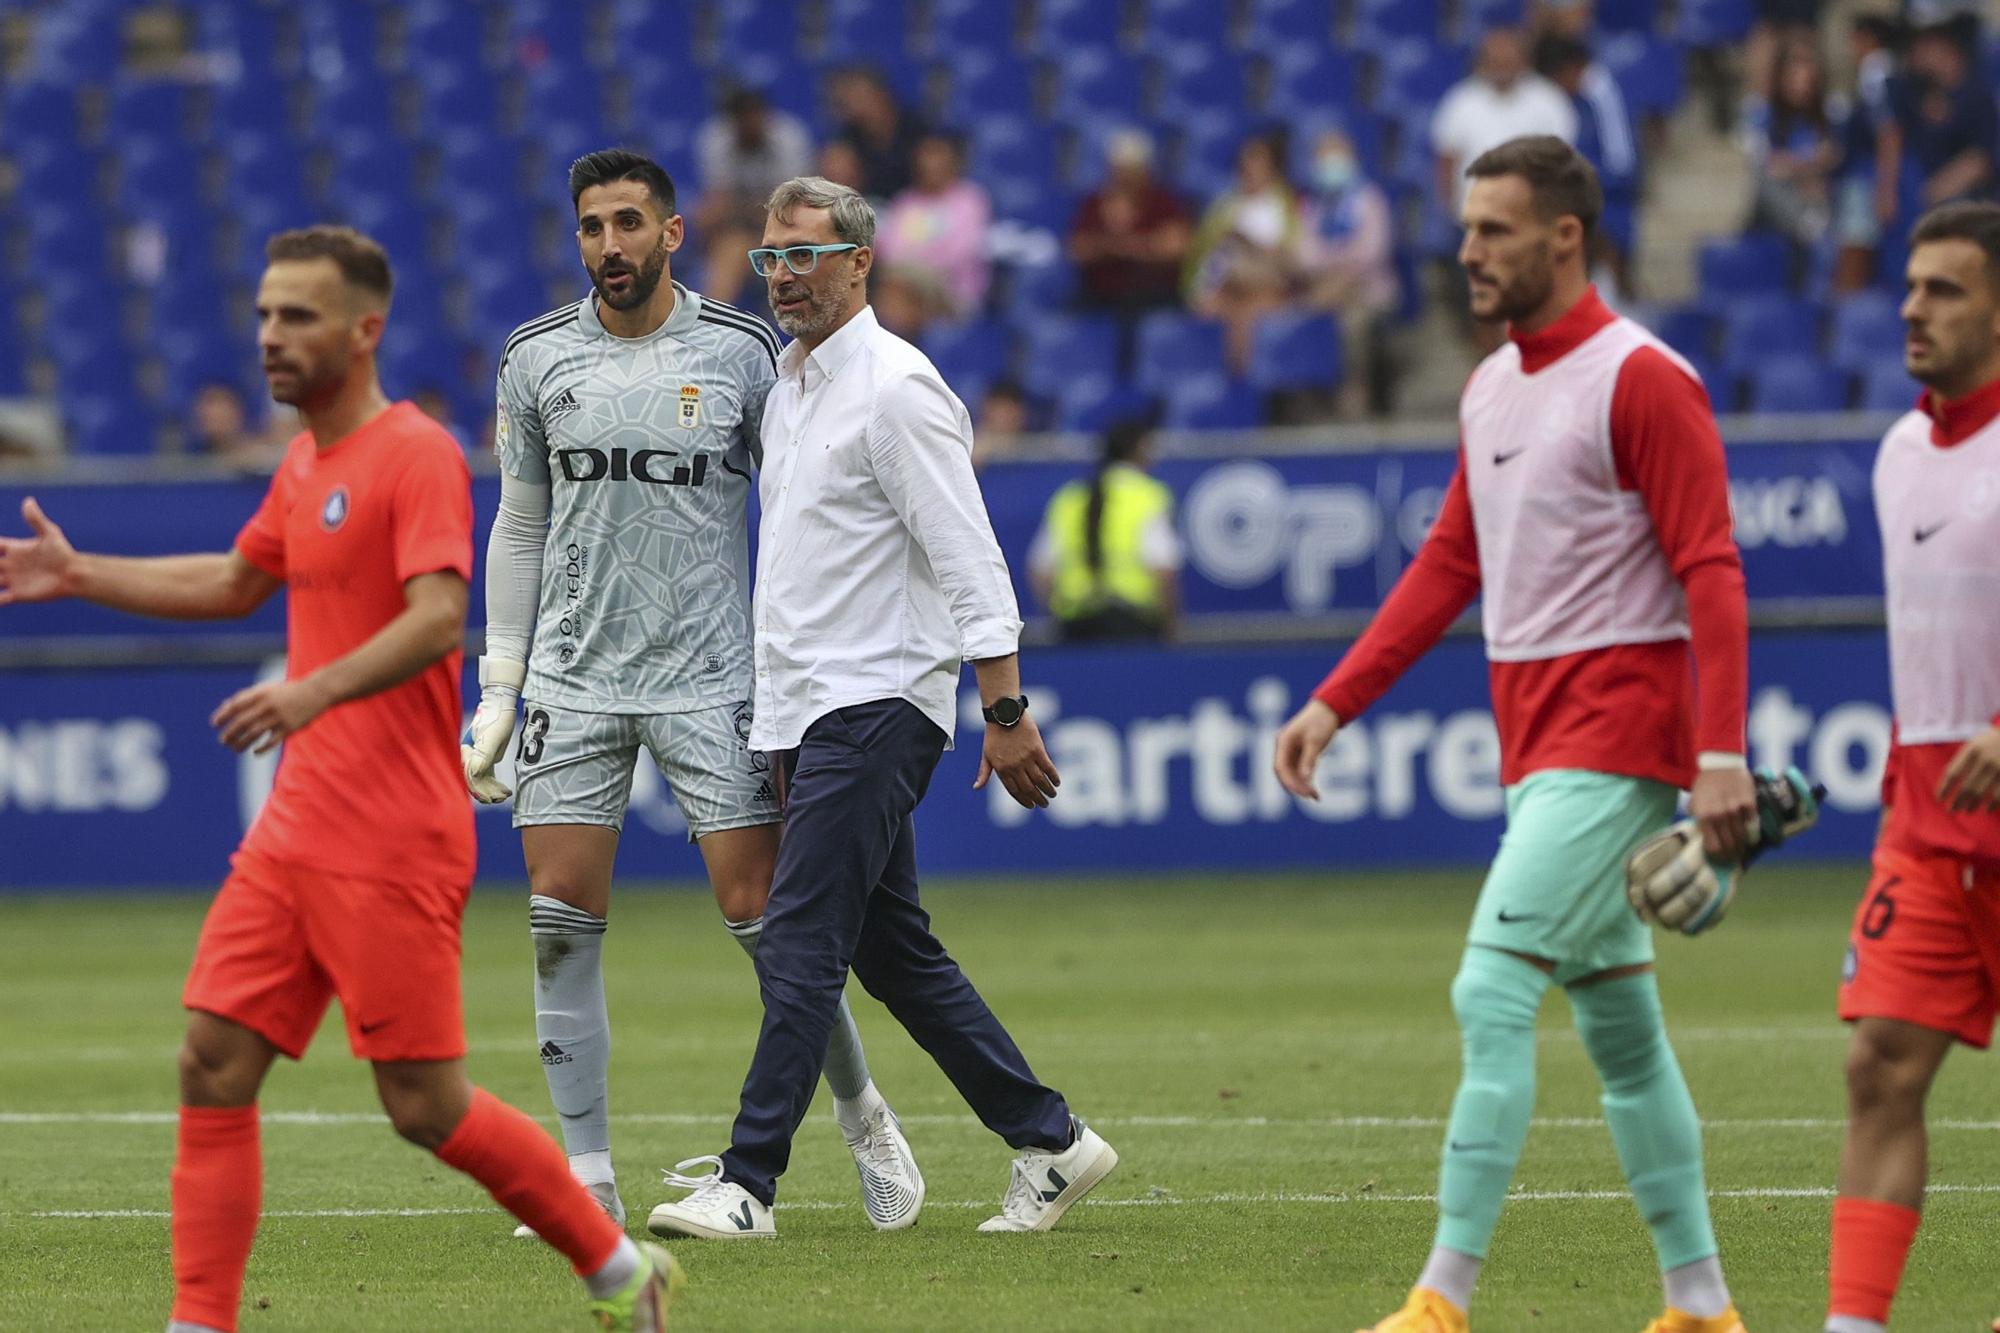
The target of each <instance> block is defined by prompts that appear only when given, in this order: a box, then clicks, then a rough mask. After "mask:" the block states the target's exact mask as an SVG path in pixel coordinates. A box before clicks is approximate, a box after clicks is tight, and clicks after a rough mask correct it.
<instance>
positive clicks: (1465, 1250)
mask: <svg viewBox="0 0 2000 1333" xmlns="http://www.w3.org/2000/svg"><path fill="white" fill-rule="evenodd" d="M1548 988H1549V979H1548V977H1546V976H1544V975H1543V974H1542V972H1541V970H1540V969H1538V968H1536V967H1535V966H1534V965H1533V964H1531V963H1529V962H1526V961H1525V960H1523V959H1520V958H1516V957H1514V956H1513V955H1512V954H1508V953H1502V952H1500V951H1499V950H1497V949H1486V948H1479V947H1474V948H1470V949H1467V950H1466V951H1465V957H1464V959H1463V960H1462V961H1461V962H1460V963H1459V966H1458V976H1457V977H1456V978H1454V979H1453V981H1452V983H1451V1006H1452V1009H1453V1011H1454V1012H1456V1013H1457V1015H1458V1028H1459V1033H1460V1037H1461V1041H1462V1046H1463V1052H1464V1055H1463V1059H1464V1068H1463V1071H1462V1072H1461V1074H1460V1076H1459V1083H1458V1095H1457V1097H1455V1098H1454V1099H1453V1100H1452V1104H1451V1121H1450V1125H1449V1127H1448V1128H1447V1129H1446V1131H1445V1141H1444V1162H1443V1166H1442V1167H1441V1168H1440V1170H1439V1172H1438V1226H1437V1237H1436V1241H1435V1244H1436V1245H1437V1247H1438V1248H1441V1249H1447V1250H1455V1251H1457V1252H1458V1253H1459V1254H1462V1255H1469V1256H1471V1257H1472V1258H1474V1259H1484V1258H1485V1257H1486V1247H1487V1245H1488V1244H1489V1243H1490V1242H1491V1241H1492V1239H1493V1227H1494V1225H1495V1224H1496V1223H1497V1222H1498V1221H1499V1220H1500V1205H1501V1204H1502V1203H1503V1202H1504V1201H1505V1199H1506V1196H1507V1182H1508V1180H1509V1179H1510V1178H1511V1177H1512V1176H1513V1174H1514V1163H1515V1162H1516V1161H1518V1160H1519V1159H1520V1156H1521V1145H1522V1144H1523V1143H1525V1142H1527V1139H1528V1118H1529V1116H1530V1115H1531V1114H1532V1113H1533V1111H1534V1108H1535V1011H1536V1010H1537V1009H1539V1008H1541V1004H1542V996H1543V994H1544V993H1545V992H1546V991H1547V990H1548ZM1440 1294H1448V1293H1440ZM1457 1303H1458V1302H1454V1304H1457Z"/></svg>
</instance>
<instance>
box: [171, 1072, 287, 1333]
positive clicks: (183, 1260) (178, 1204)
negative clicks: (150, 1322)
mask: <svg viewBox="0 0 2000 1333" xmlns="http://www.w3.org/2000/svg"><path fill="white" fill-rule="evenodd" d="M172 1192H173V1210H174V1212H173V1222H172V1226H171V1230H172V1232H173V1248H174V1309H173V1314H172V1316H171V1317H172V1318H173V1319H175V1320H178V1321H180V1322H183V1323H188V1324H196V1325H206V1326H208V1327H210V1328H216V1329H221V1330H222V1333H235V1329H236V1310H237V1307H238V1305H239V1304H240V1303H241V1302H242V1299H243V1270H244V1268H245V1267H246V1266H247V1265H248V1264H249V1262H250V1244H251V1242H252V1241H253V1240H254V1239H255V1238H256V1235H257V1216H258V1213H259V1212H260V1211H261V1210H262V1207H263V1194H264V1158H263V1154H262V1152H261V1151H260V1150H259V1147H258V1134H257V1108H256V1106H255V1105H254V1104H253V1105H250V1106H183V1107H182V1108H181V1117H180V1131H179V1134H178V1136H177V1139H176V1143H175V1148H174V1170H173V1182H172Z"/></svg>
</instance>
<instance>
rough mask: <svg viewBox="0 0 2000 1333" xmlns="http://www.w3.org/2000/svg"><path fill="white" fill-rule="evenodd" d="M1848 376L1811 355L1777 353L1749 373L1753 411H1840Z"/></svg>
mask: <svg viewBox="0 0 2000 1333" xmlns="http://www.w3.org/2000/svg"><path fill="white" fill-rule="evenodd" d="M1847 386H1848V376H1847V372H1846V371H1844V370H1839V369H1837V368H1835V367H1833V366H1829V365H1827V364H1826V363H1825V362H1824V361H1821V360H1820V359H1819V358H1817V357H1813V356H1778V357H1772V358H1770V359H1769V360H1766V361H1764V362H1763V363H1761V364H1760V365H1758V366H1757V368H1756V369H1755V370H1754V371H1752V372H1751V375H1750V410H1751V411H1753V412H1841V411H1845V410H1846V408H1847Z"/></svg>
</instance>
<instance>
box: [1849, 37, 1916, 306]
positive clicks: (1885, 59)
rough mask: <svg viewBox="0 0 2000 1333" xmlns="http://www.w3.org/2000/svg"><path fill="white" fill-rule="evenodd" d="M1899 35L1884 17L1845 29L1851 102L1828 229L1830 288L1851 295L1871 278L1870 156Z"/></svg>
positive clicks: (1885, 114) (1877, 227)
mask: <svg viewBox="0 0 2000 1333" xmlns="http://www.w3.org/2000/svg"><path fill="white" fill-rule="evenodd" d="M1904 39H1905V34H1904V31H1903V24H1902V22H1901V21H1900V20H1898V19H1896V18H1895V17H1893V16H1890V15H1884V14H1862V15H1858V16H1857V17H1856V18H1855V20H1854V22H1853V24H1852V26H1850V27H1849V29H1848V50H1849V53H1850V54H1851V55H1852V57H1853V61H1854V100H1853V102H1852V104H1851V105H1850V106H1849V107H1848V113H1847V133H1846V141H1845V143H1844V144H1843V145H1842V151H1841V165H1840V174H1839V178H1838V179H1837V180H1836V182H1835V185H1834V214H1833V227H1834V233H1835V236H1836V238H1837V240H1838V242H1839V245H1840V253H1839V257H1838V258H1837V259H1836V261H1835V263H1834V270H1833V288H1834V290H1835V291H1837V292H1855V291H1860V290H1861V289H1862V288H1863V287H1866V286H1867V285H1868V283H1869V282H1870V281H1871V280H1872V279H1873V277H1874V273H1875V246H1876V243H1877V242H1878V241H1879V240H1880V239H1881V232H1882V225H1881V222H1880V221H1879V220H1878V219H1877V218H1876V216H1875V156H1876V147H1877V135H1878V133H1879V131H1880V127H1882V126H1883V125H1886V124H1888V123H1889V121H1890V119H1891V117H1892V115H1893V112H1892V111H1891V110H1890V106H1889V80H1890V78H1891V77H1892V76H1894V74H1895V73H1896V65H1897V61H1898V60H1899V59H1900V57H1901V53H1902V49H1903V44H1904Z"/></svg>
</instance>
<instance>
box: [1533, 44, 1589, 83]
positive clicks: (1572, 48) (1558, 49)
mask: <svg viewBox="0 0 2000 1333" xmlns="http://www.w3.org/2000/svg"><path fill="white" fill-rule="evenodd" d="M1589 63H1590V46H1589V44H1588V43H1587V42H1585V41H1583V40H1582V39H1581V38H1577V37H1571V36H1568V35H1567V34H1565V33H1560V32H1550V33H1544V34H1542V35H1541V36H1540V37H1538V38H1536V39H1535V52H1534V56H1533V64H1534V66H1535V72H1536V73H1537V74H1540V75H1541V76H1542V77H1543V78H1547V79H1552V78H1554V77H1555V76H1556V75H1557V74H1560V73H1561V72H1562V71H1563V70H1566V69H1569V68H1571V67H1572V66H1575V65H1588V64H1589Z"/></svg>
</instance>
